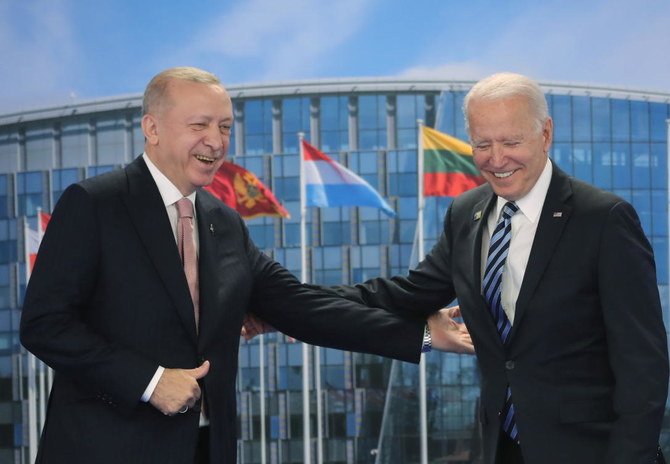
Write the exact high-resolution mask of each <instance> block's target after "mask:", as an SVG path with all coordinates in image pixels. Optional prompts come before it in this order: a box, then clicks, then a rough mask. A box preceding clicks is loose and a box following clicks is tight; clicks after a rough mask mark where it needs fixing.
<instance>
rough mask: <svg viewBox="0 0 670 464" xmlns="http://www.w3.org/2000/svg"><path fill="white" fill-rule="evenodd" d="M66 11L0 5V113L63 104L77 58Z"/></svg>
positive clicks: (62, 4)
mask: <svg viewBox="0 0 670 464" xmlns="http://www.w3.org/2000/svg"><path fill="white" fill-rule="evenodd" d="M68 7H69V5H68V3H67V2H66V1H60V0H54V1H34V2H0V56H2V60H3V62H4V63H5V66H3V67H2V71H0V88H1V89H3V90H2V92H0V113H6V112H10V111H15V110H19V109H23V108H29V107H34V106H45V105H48V104H52V103H57V102H59V103H61V102H63V101H67V99H68V96H69V95H70V93H71V92H72V90H71V89H72V85H73V82H72V81H73V76H74V73H73V72H72V70H73V69H76V66H75V62H76V61H77V58H78V54H77V47H76V44H75V40H74V39H73V37H72V33H71V31H72V27H71V24H70V23H69V19H68V14H67V11H68V10H69V8H68Z"/></svg>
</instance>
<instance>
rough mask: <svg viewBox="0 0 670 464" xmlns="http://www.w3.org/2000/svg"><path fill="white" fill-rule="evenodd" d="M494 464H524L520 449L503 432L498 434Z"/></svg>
mask: <svg viewBox="0 0 670 464" xmlns="http://www.w3.org/2000/svg"><path fill="white" fill-rule="evenodd" d="M496 454H497V456H496V464H524V462H523V455H522V454H521V447H520V446H519V444H518V443H517V442H515V441H514V440H512V439H511V438H510V437H509V436H508V435H507V434H506V433H505V432H502V431H501V432H500V438H499V439H498V452H497V453H496Z"/></svg>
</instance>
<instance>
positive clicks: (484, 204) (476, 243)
mask: <svg viewBox="0 0 670 464" xmlns="http://www.w3.org/2000/svg"><path fill="white" fill-rule="evenodd" d="M497 198H498V197H497V196H496V195H495V194H493V192H490V194H489V195H488V196H487V197H486V198H483V199H482V200H481V201H479V202H478V203H477V204H475V206H474V209H473V216H472V220H473V221H475V222H476V226H474V227H473V231H472V233H473V234H474V235H473V236H472V237H471V238H470V240H469V242H470V243H471V244H472V246H473V247H474V248H473V249H472V251H470V254H471V256H473V261H472V272H473V274H474V276H475V277H474V280H473V282H474V285H475V289H474V292H476V294H477V299H476V301H477V302H478V305H479V310H478V313H479V314H480V315H481V320H483V321H484V325H485V326H486V330H488V331H489V337H490V340H495V343H496V344H498V345H500V347H501V348H502V341H501V339H500V335H499V334H498V329H497V328H496V325H495V322H494V320H493V317H491V311H490V310H489V307H488V305H487V304H486V301H485V300H484V296H483V295H482V259H484V258H483V256H482V240H483V236H484V229H485V227H486V225H487V223H488V218H489V215H490V214H491V211H492V210H493V209H494V207H495V205H496V200H497Z"/></svg>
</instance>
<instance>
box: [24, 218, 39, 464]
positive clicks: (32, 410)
mask: <svg viewBox="0 0 670 464" xmlns="http://www.w3.org/2000/svg"><path fill="white" fill-rule="evenodd" d="M28 240H30V234H29V232H28V217H27V216H23V252H24V258H25V265H26V266H25V271H26V286H27V285H28V280H29V279H30V271H31V269H30V252H29V250H28V246H29V245H28ZM27 355H28V373H27V374H28V456H29V458H28V461H29V462H35V459H37V395H36V393H37V392H36V384H35V365H36V359H35V355H33V354H32V353H31V352H29V351H28V352H27Z"/></svg>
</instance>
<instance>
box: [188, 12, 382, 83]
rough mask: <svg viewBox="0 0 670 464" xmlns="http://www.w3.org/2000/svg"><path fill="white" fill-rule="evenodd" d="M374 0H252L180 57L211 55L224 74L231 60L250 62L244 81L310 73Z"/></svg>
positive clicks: (222, 17)
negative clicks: (279, 0) (334, 0)
mask: <svg viewBox="0 0 670 464" xmlns="http://www.w3.org/2000/svg"><path fill="white" fill-rule="evenodd" d="M374 1H376V0H338V1H336V2H332V1H324V0H286V1H282V2H278V1H275V0H250V1H247V2H243V3H238V4H237V5H236V7H235V8H233V9H232V10H231V11H230V12H227V13H224V14H223V15H220V16H217V17H215V18H214V19H213V20H212V21H211V22H210V23H209V24H208V25H206V26H205V27H204V28H203V29H201V30H200V31H199V32H198V33H197V34H196V35H195V37H194V39H193V41H192V42H191V44H189V45H188V46H187V47H185V49H184V50H182V51H181V52H179V56H185V57H186V56H190V57H193V56H194V55H195V56H197V55H200V56H203V55H209V58H208V60H209V61H211V60H218V66H219V67H220V68H221V69H223V70H224V72H223V73H221V74H224V75H225V74H226V67H227V63H229V64H232V66H235V67H237V68H238V69H239V68H241V67H242V66H243V64H244V63H246V64H248V66H247V67H246V69H244V71H245V72H244V73H243V75H239V76H236V77H238V78H241V79H243V80H273V81H276V80H281V79H286V78H296V77H309V76H310V75H311V74H312V73H313V72H314V71H316V70H318V69H319V67H320V64H321V62H322V61H321V60H323V59H326V57H327V56H330V55H328V52H331V51H333V50H335V49H337V47H339V46H340V45H342V44H343V43H344V42H346V41H347V40H348V39H350V38H351V37H352V36H353V35H354V34H355V33H356V32H357V31H358V30H359V29H360V28H361V27H363V26H364V24H365V21H366V19H367V18H366V11H368V10H369V8H370V6H371V4H372V3H373V2H374Z"/></svg>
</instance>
